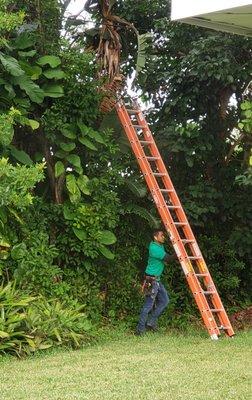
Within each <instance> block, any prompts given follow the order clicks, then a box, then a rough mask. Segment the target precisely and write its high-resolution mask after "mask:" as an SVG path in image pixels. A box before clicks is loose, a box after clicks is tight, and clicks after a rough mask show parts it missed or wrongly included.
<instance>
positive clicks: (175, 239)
mask: <svg viewBox="0 0 252 400" xmlns="http://www.w3.org/2000/svg"><path fill="white" fill-rule="evenodd" d="M116 111H117V114H118V117H119V120H120V122H121V124H122V126H123V128H124V131H125V133H126V135H127V137H128V139H129V142H130V144H131V147H132V150H133V152H134V154H135V156H136V158H137V161H138V164H139V166H140V169H141V171H142V173H143V176H144V178H145V180H146V183H147V185H148V187H149V190H150V192H151V194H152V197H153V200H154V202H155V204H156V207H157V209H158V212H159V214H160V217H161V219H162V221H163V224H164V226H165V228H166V230H167V232H168V234H169V236H170V240H171V242H172V245H173V247H174V250H175V252H176V254H177V257H178V259H179V262H180V264H181V267H182V269H183V271H184V274H185V276H186V279H187V282H188V285H189V287H190V289H191V291H192V294H193V296H194V298H195V301H196V303H197V306H198V308H199V311H200V313H201V316H202V318H203V321H204V324H205V326H206V328H207V330H208V332H209V334H210V336H211V338H212V339H214V340H217V339H218V336H219V335H220V334H221V331H222V332H224V333H225V334H226V335H227V336H233V335H234V331H233V328H232V326H231V323H230V321H229V318H228V316H227V314H226V311H225V309H224V307H223V305H222V302H221V299H220V296H219V294H218V292H217V289H216V287H215V285H214V282H213V280H212V277H211V275H210V273H209V271H208V268H207V266H206V263H205V261H204V258H203V256H202V254H201V251H200V249H199V246H198V244H197V242H196V239H195V237H194V234H193V232H192V229H191V227H190V225H189V222H188V220H187V217H186V215H185V212H184V210H183V208H182V205H181V203H180V201H179V198H178V195H177V193H176V191H175V189H174V186H173V184H172V181H171V178H170V177H169V174H168V172H167V169H166V167H165V165H164V162H163V160H162V158H161V155H160V153H159V151H158V148H157V145H156V143H155V141H154V138H153V135H152V133H151V131H150V128H149V126H148V124H147V122H146V120H145V118H144V115H143V113H142V111H141V109H140V107H139V105H138V104H137V102H133V106H131V109H129V108H126V106H125V104H124V102H123V101H122V100H119V101H118V102H117V103H116Z"/></svg>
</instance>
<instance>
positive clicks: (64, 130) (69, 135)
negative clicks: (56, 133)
mask: <svg viewBox="0 0 252 400" xmlns="http://www.w3.org/2000/svg"><path fill="white" fill-rule="evenodd" d="M61 133H62V135H64V136H65V137H67V138H68V139H76V134H75V133H74V132H72V131H71V130H70V129H67V128H62V129H61Z"/></svg>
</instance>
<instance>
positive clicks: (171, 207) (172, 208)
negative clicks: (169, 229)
mask: <svg viewBox="0 0 252 400" xmlns="http://www.w3.org/2000/svg"><path fill="white" fill-rule="evenodd" d="M167 207H168V208H169V209H170V210H175V209H176V208H181V207H180V206H167Z"/></svg>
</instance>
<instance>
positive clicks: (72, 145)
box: [60, 142, 76, 152]
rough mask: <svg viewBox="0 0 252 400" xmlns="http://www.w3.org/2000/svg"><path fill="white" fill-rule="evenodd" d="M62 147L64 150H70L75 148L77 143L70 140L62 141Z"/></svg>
mask: <svg viewBox="0 0 252 400" xmlns="http://www.w3.org/2000/svg"><path fill="white" fill-rule="evenodd" d="M60 147H61V148H62V150H64V151H67V152H69V151H72V150H73V149H75V147H76V144H75V143H74V142H69V143H64V142H61V143H60Z"/></svg>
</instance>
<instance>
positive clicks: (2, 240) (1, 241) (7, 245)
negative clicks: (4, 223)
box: [0, 236, 11, 251]
mask: <svg viewBox="0 0 252 400" xmlns="http://www.w3.org/2000/svg"><path fill="white" fill-rule="evenodd" d="M0 247H4V248H5V251H8V250H7V249H9V248H10V247H11V245H10V243H9V242H7V240H6V239H5V238H4V237H3V236H0ZM0 251H1V250H0Z"/></svg>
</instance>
